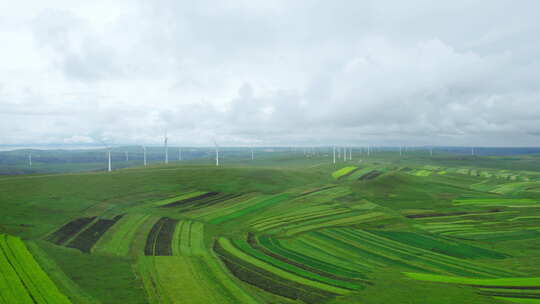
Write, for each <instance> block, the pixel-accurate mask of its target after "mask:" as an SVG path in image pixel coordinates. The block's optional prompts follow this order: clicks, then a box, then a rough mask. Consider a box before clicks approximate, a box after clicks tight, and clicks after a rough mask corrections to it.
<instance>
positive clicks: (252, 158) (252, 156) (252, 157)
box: [251, 147, 255, 160]
mask: <svg viewBox="0 0 540 304" xmlns="http://www.w3.org/2000/svg"><path fill="white" fill-rule="evenodd" d="M254 159H255V155H254V154H253V147H251V160H254Z"/></svg>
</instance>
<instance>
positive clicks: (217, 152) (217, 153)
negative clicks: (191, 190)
mask: <svg viewBox="0 0 540 304" xmlns="http://www.w3.org/2000/svg"><path fill="white" fill-rule="evenodd" d="M214 145H215V147H216V167H217V166H219V146H218V144H217V142H216V140H215V139H214Z"/></svg>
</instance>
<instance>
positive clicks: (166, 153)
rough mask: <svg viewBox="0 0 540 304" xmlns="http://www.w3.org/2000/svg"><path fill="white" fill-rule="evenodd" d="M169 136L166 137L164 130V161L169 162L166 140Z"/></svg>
mask: <svg viewBox="0 0 540 304" xmlns="http://www.w3.org/2000/svg"><path fill="white" fill-rule="evenodd" d="M168 140H169V138H168V137H167V131H165V137H164V139H163V143H164V144H165V163H166V164H168V163H169V148H168V147H167V141H168Z"/></svg>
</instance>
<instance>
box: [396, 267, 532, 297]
mask: <svg viewBox="0 0 540 304" xmlns="http://www.w3.org/2000/svg"><path fill="white" fill-rule="evenodd" d="M405 275H407V276H408V277H410V278H413V279H415V280H421V281H429V282H438V283H447V284H459V285H467V286H472V287H476V288H478V290H479V292H478V293H479V294H481V295H485V296H491V297H494V298H497V299H503V300H506V301H509V302H515V303H538V300H539V299H540V278H538V277H533V278H527V277H506V278H496V279H475V278H466V277H454V276H452V277H451V276H444V275H433V274H424V273H409V272H406V273H405Z"/></svg>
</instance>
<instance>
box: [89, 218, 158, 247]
mask: <svg viewBox="0 0 540 304" xmlns="http://www.w3.org/2000/svg"><path fill="white" fill-rule="evenodd" d="M149 217H150V215H145V214H129V215H126V216H124V217H122V218H121V219H120V220H119V221H118V222H117V223H116V224H114V226H112V228H111V229H109V230H108V231H107V232H105V234H104V235H103V236H102V237H101V238H100V239H99V241H98V242H97V243H96V245H95V246H94V247H93V249H92V253H97V254H110V255H119V256H127V255H128V254H129V249H130V247H131V243H132V242H133V239H134V238H135V234H136V232H137V228H138V227H139V226H140V225H142V224H143V223H144V222H145V221H146V220H148V218H149Z"/></svg>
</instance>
